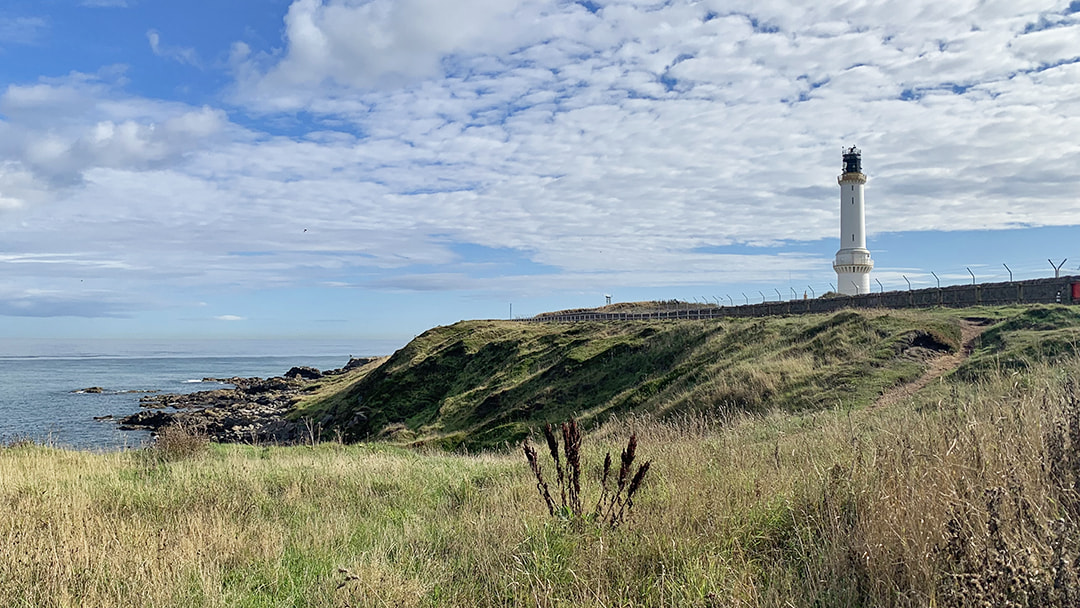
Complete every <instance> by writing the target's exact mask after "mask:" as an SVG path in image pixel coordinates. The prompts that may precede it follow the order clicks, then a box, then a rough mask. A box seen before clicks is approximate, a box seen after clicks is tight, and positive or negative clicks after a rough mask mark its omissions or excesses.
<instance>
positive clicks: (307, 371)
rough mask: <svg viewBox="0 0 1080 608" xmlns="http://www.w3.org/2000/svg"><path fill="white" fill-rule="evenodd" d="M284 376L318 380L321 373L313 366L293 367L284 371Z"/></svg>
mask: <svg viewBox="0 0 1080 608" xmlns="http://www.w3.org/2000/svg"><path fill="white" fill-rule="evenodd" d="M285 377H286V378H300V379H302V380H318V379H319V378H322V377H323V373H322V372H320V371H319V370H317V369H315V368H314V367H294V368H292V369H290V370H289V371H287V372H285Z"/></svg>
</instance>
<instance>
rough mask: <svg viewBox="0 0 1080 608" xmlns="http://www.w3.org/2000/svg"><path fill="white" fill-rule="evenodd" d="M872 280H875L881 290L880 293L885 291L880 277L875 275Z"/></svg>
mask: <svg viewBox="0 0 1080 608" xmlns="http://www.w3.org/2000/svg"><path fill="white" fill-rule="evenodd" d="M874 280H875V281H877V286H878V289H880V290H881V293H885V286H884V285H882V284H881V279H879V278H877V277H875V278H874Z"/></svg>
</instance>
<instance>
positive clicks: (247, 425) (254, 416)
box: [118, 357, 378, 444]
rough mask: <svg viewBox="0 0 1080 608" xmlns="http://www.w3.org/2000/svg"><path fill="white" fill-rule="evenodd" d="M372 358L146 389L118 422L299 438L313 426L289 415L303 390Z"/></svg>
mask: <svg viewBox="0 0 1080 608" xmlns="http://www.w3.org/2000/svg"><path fill="white" fill-rule="evenodd" d="M377 359H378V358H377V357H361V358H352V359H350V360H349V362H348V363H347V364H346V365H345V367H342V368H340V369H333V370H327V371H320V370H318V369H315V368H313V367H293V368H292V369H290V370H289V371H287V372H285V374H284V375H283V376H275V377H273V378H239V377H234V378H204V379H203V380H204V381H205V382H220V383H222V384H231V385H232V386H233V388H222V389H215V390H209V391H199V392H195V393H186V394H150V395H145V396H143V397H141V398H140V399H139V406H140V407H141V408H142V410H141V411H139V412H136V413H134V414H131V415H129V416H124V417H123V418H120V419H119V420H118V423H119V428H120V429H121V430H125V431H133V430H139V431H151V432H152V433H153V434H155V435H156V434H158V433H160V432H161V431H162V430H163V429H165V428H167V427H170V426H176V425H179V426H183V427H184V428H188V429H192V430H194V431H196V432H199V433H201V434H204V435H206V436H207V437H208V438H209V439H210V440H211V441H216V442H219V443H275V444H293V443H298V442H301V441H304V440H306V439H308V438H309V436H310V434H311V433H312V430H313V429H311V427H310V426H309V425H308V424H305V423H304V422H301V421H294V420H290V419H288V414H290V413H291V412H292V411H293V410H294V409H295V408H296V404H297V403H298V402H299V401H300V399H301V398H302V397H303V395H304V394H305V393H309V392H311V391H312V390H315V389H316V388H317V383H318V381H319V380H321V379H323V378H325V377H326V376H334V375H340V374H344V373H345V372H347V371H350V370H353V369H356V368H358V367H362V366H364V365H367V364H369V363H372V362H373V361H376V360H377Z"/></svg>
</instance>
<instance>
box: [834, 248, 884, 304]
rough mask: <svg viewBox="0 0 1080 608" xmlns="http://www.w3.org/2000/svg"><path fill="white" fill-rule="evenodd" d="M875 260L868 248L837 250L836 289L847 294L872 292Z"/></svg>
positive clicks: (855, 294) (835, 263) (835, 265)
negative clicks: (871, 279) (871, 280)
mask: <svg viewBox="0 0 1080 608" xmlns="http://www.w3.org/2000/svg"><path fill="white" fill-rule="evenodd" d="M873 269H874V260H872V259H870V252H869V251H868V250H866V249H841V250H840V251H837V252H836V261H835V262H833V270H835V271H836V290H837V291H839V292H840V293H841V294H843V295H845V296H857V295H861V294H864V293H870V271H871V270H873Z"/></svg>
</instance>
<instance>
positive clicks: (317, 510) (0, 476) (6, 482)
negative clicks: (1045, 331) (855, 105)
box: [0, 360, 1080, 607]
mask: <svg viewBox="0 0 1080 608" xmlns="http://www.w3.org/2000/svg"><path fill="white" fill-rule="evenodd" d="M1078 374H1080V360H1071V361H1068V362H1066V363H1059V364H1056V365H1055V366H1053V367H1046V366H1044V367H1037V368H1033V369H1031V370H1029V371H1028V372H1026V373H1024V374H1022V375H1021V374H1013V375H1010V374H1009V373H1002V374H1000V375H997V376H995V377H993V378H989V379H987V380H985V381H983V382H981V383H979V384H976V385H954V384H950V383H949V382H948V381H947V380H938V381H936V382H935V383H933V384H932V385H931V386H929V387H927V388H926V389H924V390H923V391H922V392H921V393H919V394H917V395H915V396H914V397H912V398H910V400H908V401H905V402H900V403H897V404H894V405H892V406H890V407H885V408H877V409H865V410H839V409H838V410H834V411H825V412H817V413H808V414H803V415H790V414H781V413H773V414H766V415H750V414H743V413H732V412H725V411H717V410H712V411H708V412H701V411H699V412H698V413H695V414H687V415H685V416H683V417H681V418H673V419H668V420H664V421H658V420H652V419H646V418H626V419H622V420H615V421H611V422H609V423H608V424H606V425H604V426H602V427H601V428H599V429H598V430H597V431H596V432H594V433H593V434H591V435H590V436H587V437H585V440H584V442H583V446H582V455H581V462H582V476H583V481H582V487H583V488H591V489H593V490H595V488H597V487H598V480H599V477H600V475H601V469H602V463H603V455H604V453H605V452H607V451H611V452H612V453H615V454H618V453H619V450H620V449H622V447H623V446H624V445H625V441H626V437H627V436H628V435H629V434H630V433H631V432H635V433H636V434H637V438H638V442H639V445H638V448H637V451H638V457H639V458H640V459H643V460H652V461H653V465H652V468H651V470H650V471H649V475H648V477H647V478H646V480H645V484H644V487H643V488H642V489H641V490H640V491H639V493H638V495H637V497H636V506H635V508H634V511H633V512H632V513H631V515H630V517H629V519H628V520H627V522H625V523H624V524H623V525H621V526H619V527H617V528H615V529H610V528H608V527H605V526H593V527H590V526H580V525H571V522H565V521H562V520H560V519H559V518H551V517H549V514H548V511H547V508H546V507H545V506H544V504H543V502H542V501H541V500H540V498H539V495H538V493H537V491H536V487H535V485H536V481H535V478H534V477H533V476H532V473H531V471H530V470H529V467H528V465H527V464H526V462H525V459H524V458H523V457H522V456H521V452H520V451H519V450H518V449H516V448H515V449H514V450H513V451H510V452H507V453H492V454H483V455H472V456H466V455H449V454H444V453H437V452H430V453H418V452H410V451H405V450H399V449H396V448H390V447H387V446H379V445H359V446H342V445H337V444H322V445H319V446H316V447H315V448H310V447H300V448H287V449H286V448H252V447H242V446H227V447H226V446H209V447H206V448H197V449H194V450H191V451H188V450H179V451H178V452H177V453H175V454H173V455H172V456H170V457H169V458H162V457H160V456H156V455H153V454H148V453H146V452H126V453H107V454H91V453H81V452H73V451H66V450H58V449H52V448H48V447H41V446H31V445H18V446H13V447H8V448H0V605H2V606H26V607H30V606H33V607H39V606H44V607H50V606H342V607H344V606H406V607H409V606H462V607H464V606H516V605H520V606H595V607H600V606H605V607H606V606H680V607H682V606H701V607H712V606H776V607H780V606H977V605H1014V606H1036V605H1044V606H1065V605H1073V603H1075V601H1076V599H1077V597H1078V596H1077V595H1075V594H1076V593H1077V592H1078V591H1080V589H1078V587H1077V582H1076V559H1077V557H1078V546H1077V545H1078V542H1080V533H1078V530H1077V521H1078V519H1077V518H1078V513H1080V500H1077V493H1076V489H1077V482H1078V481H1080V456H1077V455H1076V454H1080V449H1077V448H1078V447H1080V405H1077V403H1076V394H1075V392H1074V391H1073V389H1072V388H1071V385H1070V384H1069V381H1068V378H1070V377H1076V376H1077V375H1078ZM188 444H189V443H188V442H185V443H184V445H188ZM593 490H588V491H593ZM596 498H597V497H596V496H595V495H591V494H586V495H584V496H582V501H583V503H584V504H585V505H587V506H589V505H591V504H594V503H595V500H596Z"/></svg>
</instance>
